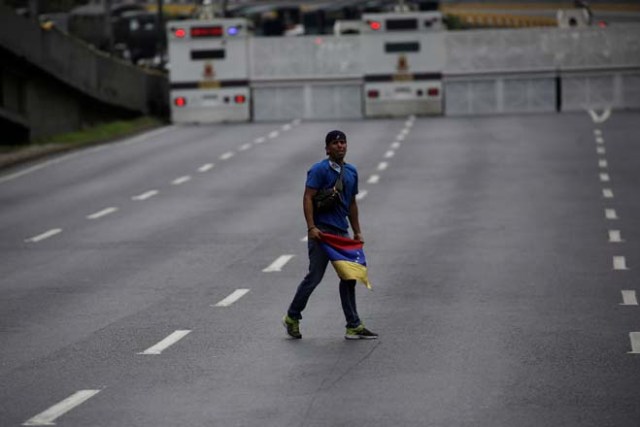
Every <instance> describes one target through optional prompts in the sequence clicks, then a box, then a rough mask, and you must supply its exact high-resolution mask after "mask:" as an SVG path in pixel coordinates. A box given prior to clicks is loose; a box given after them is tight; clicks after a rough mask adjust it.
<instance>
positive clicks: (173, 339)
mask: <svg viewBox="0 0 640 427" xmlns="http://www.w3.org/2000/svg"><path fill="white" fill-rule="evenodd" d="M190 332H191V331H190V330H178V331H175V332H173V333H172V334H171V335H169V336H168V337H166V338H165V339H163V340H162V341H160V342H159V343H158V344H156V345H154V346H151V347H149V348H148V349H146V350H145V351H143V352H142V353H138V354H161V353H162V352H163V351H165V350H166V349H167V348H169V347H171V346H172V345H173V344H175V343H177V342H178V341H180V340H181V339H182V338H184V337H186V336H187V335H188V334H189V333H190Z"/></svg>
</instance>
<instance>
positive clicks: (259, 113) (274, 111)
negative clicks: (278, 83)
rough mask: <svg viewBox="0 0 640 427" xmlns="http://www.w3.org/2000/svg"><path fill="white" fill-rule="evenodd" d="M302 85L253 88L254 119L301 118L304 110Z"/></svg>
mask: <svg viewBox="0 0 640 427" xmlns="http://www.w3.org/2000/svg"><path fill="white" fill-rule="evenodd" d="M303 89H304V88H303V87H302V86H299V87H268V88H256V89H254V90H253V111H254V113H253V114H254V117H253V119H254V120H255V121H273V120H289V119H295V118H301V115H302V112H303V111H304V96H303Z"/></svg>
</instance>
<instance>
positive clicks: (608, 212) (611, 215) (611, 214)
mask: <svg viewBox="0 0 640 427" xmlns="http://www.w3.org/2000/svg"><path fill="white" fill-rule="evenodd" d="M604 216H605V218H607V219H618V214H617V213H616V210H615V209H605V210H604Z"/></svg>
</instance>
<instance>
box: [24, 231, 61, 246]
mask: <svg viewBox="0 0 640 427" xmlns="http://www.w3.org/2000/svg"><path fill="white" fill-rule="evenodd" d="M60 233H62V229H61V228H52V229H51V230H49V231H45V232H44V233H42V234H38V235H37V236H34V237H29V238H28V239H25V242H27V243H36V242H39V241H41V240H45V239H48V238H49V237H53V236H55V235H56V234H60Z"/></svg>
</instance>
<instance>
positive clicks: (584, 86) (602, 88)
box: [562, 75, 616, 111]
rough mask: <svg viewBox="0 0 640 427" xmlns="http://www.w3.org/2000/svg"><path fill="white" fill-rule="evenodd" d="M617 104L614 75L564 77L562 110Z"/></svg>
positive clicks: (604, 106)
mask: <svg viewBox="0 0 640 427" xmlns="http://www.w3.org/2000/svg"><path fill="white" fill-rule="evenodd" d="M615 105H616V102H615V94H614V76H613V75H573V76H571V75H567V76H565V77H564V78H563V79H562V110H563V111H576V110H584V109H586V108H606V107H613V106H615Z"/></svg>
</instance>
